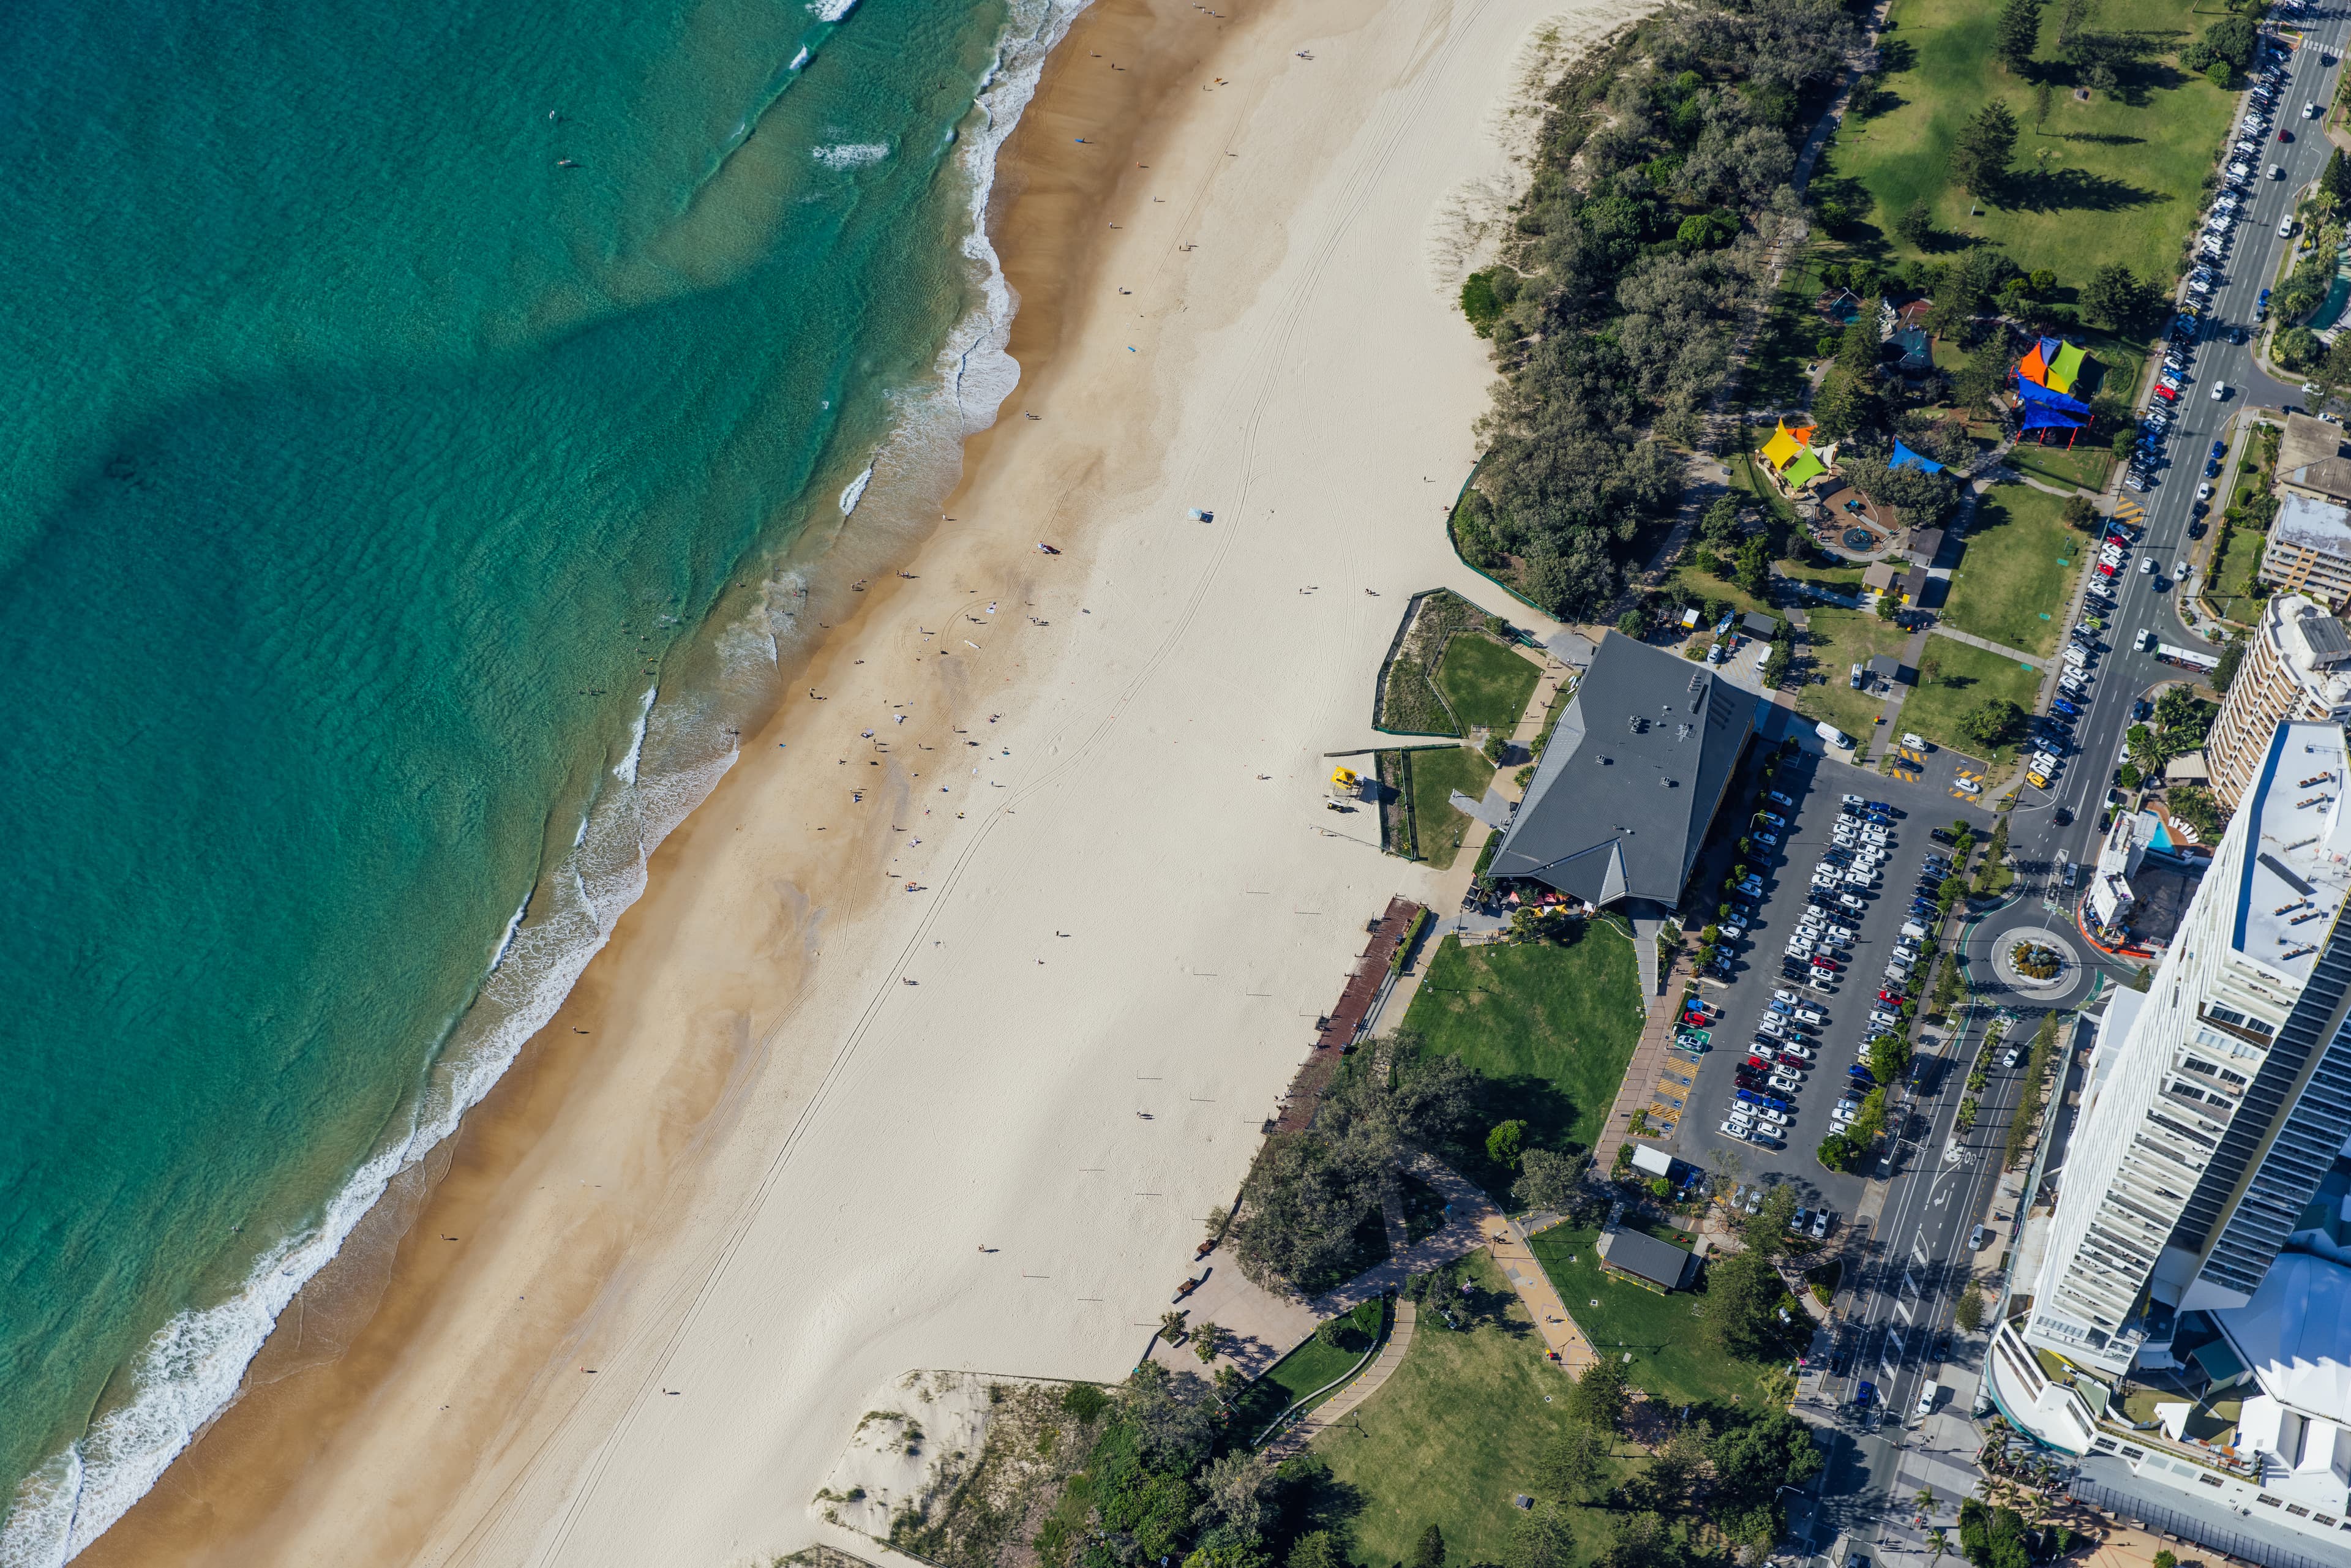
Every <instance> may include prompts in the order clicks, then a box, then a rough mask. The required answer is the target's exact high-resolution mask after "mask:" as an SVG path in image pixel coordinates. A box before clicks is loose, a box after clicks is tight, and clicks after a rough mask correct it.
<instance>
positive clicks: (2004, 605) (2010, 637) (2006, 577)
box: [1903, 485, 2096, 734]
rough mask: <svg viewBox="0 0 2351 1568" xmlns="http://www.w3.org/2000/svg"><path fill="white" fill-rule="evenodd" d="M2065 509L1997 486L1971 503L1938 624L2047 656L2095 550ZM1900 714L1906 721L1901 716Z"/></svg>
mask: <svg viewBox="0 0 2351 1568" xmlns="http://www.w3.org/2000/svg"><path fill="white" fill-rule="evenodd" d="M2064 508H2065V503H2064V501H2063V500H2062V499H2060V498H2059V497H2055V496H2052V495H2050V494H2049V493H2048V492H2046V491H2044V490H2036V489H2034V488H2033V487H2032V486H2030V485H2002V486H2000V487H1999V488H1997V489H1995V490H1993V491H1991V493H1990V494H1988V495H1986V496H1985V497H1983V499H1982V500H1981V501H1980V502H1979V503H1977V506H1976V516H1975V521H1974V523H1973V524H1971V525H1970V527H1969V528H1968V548H1967V553H1966V554H1965V555H1964V556H1962V557H1961V558H1960V559H1959V565H1958V566H1957V567H1956V568H1954V569H1953V570H1952V572H1951V588H1950V599H1949V601H1947V602H1946V603H1945V604H1944V606H1943V616H1944V619H1946V620H1948V621H1949V622H1950V623H1951V624H1952V625H1954V626H1956V627H1958V628H1959V630H1960V631H1962V632H1974V633H1975V634H1976V635H1977V636H1979V637H1984V638H1989V639H1990V640H1991V641H1992V642H1994V643H2001V644H2002V645H2003V646H2006V647H2011V648H2022V649H2023V650H2024V651H2025V652H2026V653H2039V654H2046V653H2052V652H2053V651H2054V650H2055V648H2056V646H2057V640H2058V638H2059V637H2060V636H2062V635H2063V634H2064V630H2065V627H2064V622H2063V621H2062V620H2061V619H2060V617H2062V616H2063V615H2064V612H2065V605H2066V603H2067V601H2069V599H2070V598H2071V596H2072V594H2073V591H2074V580H2075V579H2076V578H2078V577H2079V576H2080V575H2081V573H2082V569H2083V563H2084V559H2085V552H2088V551H2092V550H2095V549H2096V545H2095V541H2094V540H2092V539H2090V538H2088V537H2086V536H2085V535H2083V534H2080V533H2077V532H2075V531H2074V529H2072V528H2067V527H2066V526H2065V521H2064ZM2060 561H2063V562H2064V563H2065V564H2064V565H2063V566H2061V565H2059V564H2058V563H2059V562H2060ZM1944 641H1946V642H1948V641H1949V639H1948V638H1946V639H1944ZM1903 711H1904V714H1905V716H1907V714H1908V711H1909V710H1908V708H1907V706H1906V707H1905V708H1904V710H1903ZM1913 727H1914V728H1915V726H1913ZM1921 733H1922V734H1923V733H1924V732H1923V731H1921Z"/></svg>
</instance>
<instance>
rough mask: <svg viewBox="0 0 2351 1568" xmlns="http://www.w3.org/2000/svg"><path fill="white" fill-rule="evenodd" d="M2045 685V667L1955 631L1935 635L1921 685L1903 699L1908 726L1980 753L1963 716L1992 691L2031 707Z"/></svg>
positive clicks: (2002, 756) (2012, 750)
mask: <svg viewBox="0 0 2351 1568" xmlns="http://www.w3.org/2000/svg"><path fill="white" fill-rule="evenodd" d="M2040 691H2041V672H2040V671H2039V670H2027V669H2025V668H2023V667H2022V666H2021V665H2020V664H2018V663H2017V662H2016V661H2015V660H2014V659H2006V658H2002V657H2001V655H2000V654H1998V653H1987V652H1985V651H1984V650H1983V649H1981V648H1973V647H1970V646H1969V645H1968V644H1967V643H1958V642H1954V641H1952V640H1951V639H1950V638H1949V637H1929V638H1928V639H1927V652H1926V653H1924V654H1922V655H1920V657H1919V660H1918V686H1917V690H1916V691H1914V692H1912V693H1911V694H1910V695H1909V698H1908V700H1907V701H1905V702H1904V703H1903V705H1902V727H1903V728H1904V729H1915V730H1917V732H1918V733H1919V734H1920V735H1922V736H1925V737H1927V738H1928V740H1931V741H1933V742H1934V743H1935V744H1936V745H1938V746H1948V747H1950V748H1951V749H1952V750H1954V751H1959V752H1963V753H1965V754H1966V755H1968V756H1970V757H1980V756H1981V755H1982V751H1981V748H1980V747H1978V746H1977V745H1976V744H1975V742H1973V741H1971V740H1967V739H1964V738H1962V737H1960V735H1959V720H1960V718H1961V717H1962V716H1965V715H1967V714H1970V713H1972V712H1974V711H1975V709H1976V707H1977V706H1979V705H1980V704H1982V703H1983V702H1985V701H1987V700H1988V699H1990V698H1992V697H2006V698H2007V699H2008V700H2009V701H2011V702H2012V703H2014V704H2015V705H2016V706H2019V707H2021V708H2022V709H2023V710H2024V711H2025V712H2027V713H2031V712H2032V702H2033V699H2034V697H2035V696H2037V695H2039V694H2040ZM2015 755H2016V747H2015V746H2014V744H2013V743H2011V744H2010V745H2007V746H2003V747H2001V748H2000V749H1999V750H1998V751H1996V752H1994V753H1993V755H1992V756H1991V757H1990V758H1986V760H1988V761H1992V762H2006V761H2007V760H2008V759H2009V758H2012V757H2014V756H2015Z"/></svg>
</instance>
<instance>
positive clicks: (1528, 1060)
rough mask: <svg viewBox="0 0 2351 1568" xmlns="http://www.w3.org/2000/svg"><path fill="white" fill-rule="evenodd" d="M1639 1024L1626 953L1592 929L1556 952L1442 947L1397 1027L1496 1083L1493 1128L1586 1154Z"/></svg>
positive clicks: (1615, 938) (1606, 929)
mask: <svg viewBox="0 0 2351 1568" xmlns="http://www.w3.org/2000/svg"><path fill="white" fill-rule="evenodd" d="M1642 1019H1643V1014H1642V1009H1641V976H1640V969H1639V967H1638V966H1637V965H1636V964H1635V961H1634V957H1633V945H1632V944H1631V943H1630V942H1628V941H1626V940H1625V938H1624V937H1623V936H1619V935H1618V934H1617V931H1616V929H1615V928H1614V926H1604V925H1592V926H1589V927H1587V928H1586V930H1585V931H1584V933H1583V936H1581V937H1579V938H1578V939H1577V940H1576V941H1575V942H1574V943H1573V944H1572V945H1571V946H1565V947H1560V946H1551V945H1549V944H1540V945H1538V944H1531V943H1530V944H1516V943H1514V944H1510V945H1507V946H1488V947H1464V946H1461V943H1460V939H1459V938H1458V937H1453V936H1448V937H1447V938H1446V939H1445V940H1444V942H1443V943H1442V944H1440V945H1439V946H1438V947H1437V956H1436V957H1435V958H1434V959H1432V960H1431V961H1430V963H1429V967H1428V974H1427V977H1426V978H1425V979H1423V980H1422V981H1421V985H1420V989H1419V991H1418V992H1417V993H1416V995H1415V996H1414V997H1413V998H1412V1007H1411V1009H1410V1010H1408V1011H1407V1012H1406V1013H1405V1020H1404V1023H1405V1028H1406V1029H1408V1030H1414V1031H1415V1032H1416V1033H1418V1034H1420V1035H1422V1036H1423V1037H1425V1038H1426V1040H1428V1042H1429V1044H1430V1046H1431V1047H1432V1048H1433V1049H1435V1050H1437V1051H1443V1052H1446V1053H1447V1054H1448V1055H1453V1056H1458V1057H1459V1058H1460V1059H1461V1060H1462V1061H1464V1062H1466V1063H1468V1065H1469V1066H1470V1067H1473V1068H1475V1069H1476V1070H1477V1071H1479V1073H1481V1074H1483V1075H1484V1076H1485V1077H1486V1078H1487V1079H1488V1080H1489V1082H1491V1083H1492V1084H1493V1085H1494V1088H1495V1091H1496V1092H1495V1093H1494V1094H1493V1095H1491V1096H1490V1098H1492V1099H1494V1101H1495V1102H1496V1103H1495V1105H1494V1106H1493V1107H1492V1108H1493V1109H1495V1110H1497V1111H1499V1114H1497V1115H1495V1116H1493V1117H1492V1118H1491V1120H1492V1121H1494V1122H1499V1121H1502V1120H1505V1119H1507V1118H1510V1117H1517V1118H1520V1119H1521V1120H1523V1121H1525V1122H1526V1123H1527V1124H1528V1125H1527V1134H1528V1137H1527V1141H1528V1142H1529V1143H1530V1144H1540V1145H1546V1146H1550V1147H1557V1146H1558V1145H1561V1144H1562V1143H1573V1144H1576V1145H1581V1146H1583V1147H1584V1148H1590V1147H1592V1146H1593V1145H1594V1144H1596V1143H1597V1142H1598V1141H1599V1138H1600V1134H1601V1131H1602V1128H1603V1127H1604V1124H1606V1122H1607V1119H1608V1108H1609V1106H1611V1105H1612V1104H1614V1103H1615V1100H1616V1090H1617V1087H1618V1085H1619V1084H1621V1083H1622V1082H1624V1080H1625V1063H1627V1062H1629V1061H1632V1059H1633V1048H1634V1047H1635V1045H1638V1044H1639V1043H1640V1040H1641V1024H1642ZM1481 1153H1482V1151H1481ZM1464 1174H1465V1175H1467V1174H1472V1173H1468V1172H1465V1173H1464ZM1489 1179H1491V1178H1490V1176H1489Z"/></svg>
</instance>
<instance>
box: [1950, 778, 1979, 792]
mask: <svg viewBox="0 0 2351 1568" xmlns="http://www.w3.org/2000/svg"><path fill="white" fill-rule="evenodd" d="M1951 788H1952V789H1957V790H1959V792H1960V793H1961V794H1965V795H1980V794H1982V793H1983V786H1982V785H1980V784H1979V783H1977V782H1976V781H1975V780H1974V779H1952V780H1951Z"/></svg>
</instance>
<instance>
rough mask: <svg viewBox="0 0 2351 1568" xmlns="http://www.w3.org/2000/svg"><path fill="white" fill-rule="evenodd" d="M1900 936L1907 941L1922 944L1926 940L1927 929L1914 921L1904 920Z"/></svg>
mask: <svg viewBox="0 0 2351 1568" xmlns="http://www.w3.org/2000/svg"><path fill="white" fill-rule="evenodd" d="M1902 935H1903V936H1904V938H1905V939H1906V940H1907V941H1912V942H1923V941H1925V940H1926V939H1927V928H1926V927H1925V926H1923V925H1919V924H1918V923H1917V921H1915V920H1906V921H1904V922H1903V923H1902Z"/></svg>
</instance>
